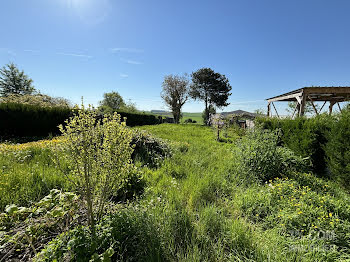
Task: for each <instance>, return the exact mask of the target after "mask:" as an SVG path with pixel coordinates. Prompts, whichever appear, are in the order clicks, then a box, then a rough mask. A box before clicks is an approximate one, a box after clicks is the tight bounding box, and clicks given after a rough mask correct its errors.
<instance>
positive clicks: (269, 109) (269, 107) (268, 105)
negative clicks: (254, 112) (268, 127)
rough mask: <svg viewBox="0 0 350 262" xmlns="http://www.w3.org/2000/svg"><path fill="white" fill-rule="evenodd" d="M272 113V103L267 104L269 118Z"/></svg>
mask: <svg viewBox="0 0 350 262" xmlns="http://www.w3.org/2000/svg"><path fill="white" fill-rule="evenodd" d="M270 112H271V104H270V102H269V103H268V104H267V116H268V117H270Z"/></svg>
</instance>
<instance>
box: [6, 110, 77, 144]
mask: <svg viewBox="0 0 350 262" xmlns="http://www.w3.org/2000/svg"><path fill="white" fill-rule="evenodd" d="M71 114H72V110H71V109H69V108H65V107H41V106H36V105H26V104H18V103H0V137H1V138H2V139H5V138H13V137H27V136H39V137H41V136H48V135H49V134H53V135H56V134H59V129H58V125H59V124H62V123H63V122H64V120H65V119H67V118H68V117H69V116H70V115H71Z"/></svg>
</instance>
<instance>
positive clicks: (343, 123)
mask: <svg viewBox="0 0 350 262" xmlns="http://www.w3.org/2000/svg"><path fill="white" fill-rule="evenodd" d="M327 138H328V143H327V145H326V156H327V163H328V165H329V167H330V170H331V172H332V174H333V175H334V176H335V177H336V178H338V179H340V180H342V181H343V184H344V185H346V186H348V187H349V185H350V108H348V109H347V110H343V112H342V114H341V115H340V116H339V119H338V120H337V121H335V122H334V123H333V125H332V127H331V130H330V132H329V133H328V134H327Z"/></svg>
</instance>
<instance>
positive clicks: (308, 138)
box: [256, 114, 334, 176]
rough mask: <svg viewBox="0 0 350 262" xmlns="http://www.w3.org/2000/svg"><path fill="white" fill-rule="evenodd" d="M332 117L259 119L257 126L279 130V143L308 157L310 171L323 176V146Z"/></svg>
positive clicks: (324, 165)
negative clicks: (310, 163)
mask: <svg viewBox="0 0 350 262" xmlns="http://www.w3.org/2000/svg"><path fill="white" fill-rule="evenodd" d="M333 122H334V117H333V116H329V115H327V114H322V115H319V116H316V117H313V118H305V117H298V118H295V119H289V118H287V119H278V118H266V117H260V118H257V119H256V123H257V125H259V126H261V127H262V128H264V129H269V130H272V131H273V130H277V129H280V130H281V134H282V135H281V143H282V145H284V146H287V147H288V148H289V149H291V150H292V151H293V152H294V153H296V154H297V155H299V156H301V157H310V160H311V162H312V169H313V171H315V172H316V173H317V174H318V175H320V176H325V175H326V174H327V173H326V172H325V168H326V161H325V151H324V146H325V144H326V143H327V138H326V134H327V133H328V131H329V129H330V127H331V125H332V123H333Z"/></svg>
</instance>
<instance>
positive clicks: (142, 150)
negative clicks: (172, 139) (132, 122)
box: [131, 129, 171, 167]
mask: <svg viewBox="0 0 350 262" xmlns="http://www.w3.org/2000/svg"><path fill="white" fill-rule="evenodd" d="M131 145H133V147H134V151H133V153H132V155H131V158H132V159H133V160H134V161H140V162H141V163H142V164H143V165H148V166H150V167H155V166H158V165H159V163H160V161H162V160H164V158H166V157H168V156H170V155H171V149H170V146H169V145H168V144H167V143H166V142H165V141H164V140H162V139H159V138H155V137H154V136H152V135H151V134H149V133H148V132H146V131H141V130H137V129H136V130H134V131H133V137H132V140H131Z"/></svg>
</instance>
